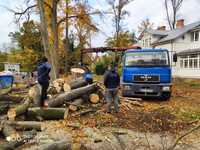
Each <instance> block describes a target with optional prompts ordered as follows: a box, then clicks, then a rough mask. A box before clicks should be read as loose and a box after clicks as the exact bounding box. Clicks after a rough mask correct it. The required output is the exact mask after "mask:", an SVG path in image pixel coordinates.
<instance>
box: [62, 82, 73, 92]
mask: <svg viewBox="0 0 200 150" xmlns="http://www.w3.org/2000/svg"><path fill="white" fill-rule="evenodd" d="M63 90H64V92H70V91H71V87H70V85H69V84H68V83H64V85H63Z"/></svg>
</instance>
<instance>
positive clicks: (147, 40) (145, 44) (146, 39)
mask: <svg viewBox="0 0 200 150" xmlns="http://www.w3.org/2000/svg"><path fill="white" fill-rule="evenodd" d="M157 40H158V37H157V36H153V35H152V34H149V33H147V32H145V33H144V35H143V37H142V39H140V40H139V41H138V43H137V44H138V45H139V46H140V47H142V48H152V46H151V43H153V42H155V41H157Z"/></svg>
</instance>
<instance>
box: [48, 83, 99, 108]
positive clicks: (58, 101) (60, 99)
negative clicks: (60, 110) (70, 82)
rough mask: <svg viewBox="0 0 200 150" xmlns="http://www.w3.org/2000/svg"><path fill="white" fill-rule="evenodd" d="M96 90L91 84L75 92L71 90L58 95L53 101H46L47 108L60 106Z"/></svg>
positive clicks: (94, 85)
mask: <svg viewBox="0 0 200 150" xmlns="http://www.w3.org/2000/svg"><path fill="white" fill-rule="evenodd" d="M96 89H97V86H96V84H95V83H94V84H91V85H88V86H85V87H81V88H78V89H75V90H72V91H71V92H65V93H63V94H60V95H58V96H57V97H56V98H55V99H51V100H49V101H48V106H49V107H56V106H61V105H63V103H64V102H65V101H70V100H73V99H76V98H79V97H81V96H82V95H83V94H85V93H88V94H90V93H93V92H95V91H96Z"/></svg>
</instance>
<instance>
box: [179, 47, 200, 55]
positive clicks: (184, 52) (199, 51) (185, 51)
mask: <svg viewBox="0 0 200 150" xmlns="http://www.w3.org/2000/svg"><path fill="white" fill-rule="evenodd" d="M197 53H200V48H196V49H187V50H184V51H181V52H179V53H177V55H179V56H181V55H188V54H197Z"/></svg>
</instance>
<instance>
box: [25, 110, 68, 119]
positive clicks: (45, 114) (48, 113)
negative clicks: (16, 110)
mask: <svg viewBox="0 0 200 150" xmlns="http://www.w3.org/2000/svg"><path fill="white" fill-rule="evenodd" d="M65 111H66V108H40V107H35V108H29V109H28V114H27V118H28V119H34V118H35V119H37V117H38V116H39V117H41V118H42V119H44V120H56V119H64V114H65Z"/></svg>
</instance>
